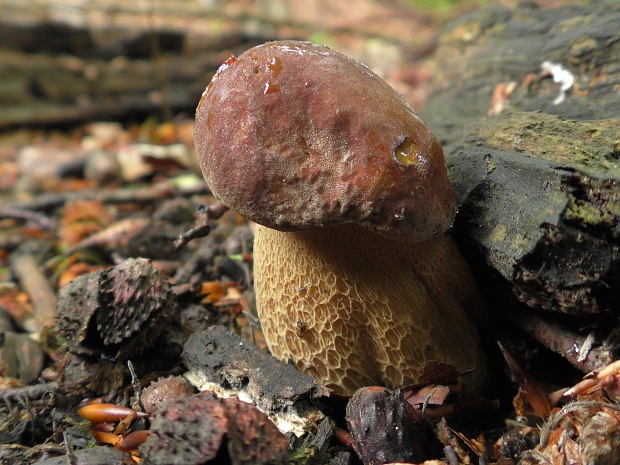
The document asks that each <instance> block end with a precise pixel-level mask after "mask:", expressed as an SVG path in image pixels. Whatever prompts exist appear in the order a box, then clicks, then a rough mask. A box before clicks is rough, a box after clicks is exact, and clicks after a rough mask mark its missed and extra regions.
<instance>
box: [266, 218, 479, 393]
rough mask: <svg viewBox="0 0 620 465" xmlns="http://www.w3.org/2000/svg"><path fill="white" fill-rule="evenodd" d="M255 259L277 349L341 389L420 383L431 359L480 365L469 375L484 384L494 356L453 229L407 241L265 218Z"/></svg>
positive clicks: (472, 386) (353, 228) (270, 341)
mask: <svg viewBox="0 0 620 465" xmlns="http://www.w3.org/2000/svg"><path fill="white" fill-rule="evenodd" d="M254 267H255V268H254V270H255V280H256V282H255V287H256V298H257V307H258V312H259V316H260V319H261V322H262V327H263V332H264V334H265V339H266V341H267V345H268V346H269V349H270V351H271V352H272V353H273V354H274V355H275V356H276V357H278V358H280V359H281V360H287V359H290V360H292V361H293V363H294V364H295V365H296V366H297V368H298V369H299V370H301V371H302V372H305V373H308V374H310V375H312V376H314V377H315V378H316V379H318V380H319V381H321V382H322V383H324V384H325V385H327V386H328V387H331V388H333V389H334V390H335V392H337V393H340V394H352V393H353V392H354V391H355V390H356V389H358V388H360V387H363V386H368V385H383V386H387V387H390V388H398V387H401V386H404V385H407V384H411V383H415V382H416V381H417V380H418V377H419V376H420V374H421V373H422V369H423V368H424V364H425V362H426V361H428V360H437V361H441V362H444V363H449V364H453V365H455V366H456V368H457V369H459V370H463V371H464V370H470V369H474V370H475V371H474V372H473V373H470V374H468V375H466V376H467V377H468V378H469V379H466V380H465V384H466V387H467V388H468V389H469V390H476V389H477V388H478V387H479V385H480V383H481V380H482V377H483V375H484V362H483V361H484V357H483V355H482V352H481V350H480V346H479V342H478V336H477V333H476V329H475V327H474V325H473V323H472V322H471V320H470V317H469V316H468V313H470V314H471V313H477V312H480V311H481V308H482V307H481V303H480V300H479V297H478V295H477V293H476V287H475V283H474V281H473V278H472V276H471V273H470V272H469V269H468V267H467V264H466V263H465V261H464V259H463V258H462V256H461V255H460V253H459V252H458V250H457V248H456V245H455V244H454V242H453V241H452V239H451V237H450V236H448V235H445V234H444V235H440V236H438V237H436V238H433V239H431V240H428V241H425V242H420V243H404V242H399V241H395V240H392V239H388V238H386V237H382V236H379V235H377V234H374V233H372V232H370V231H368V230H367V229H365V228H364V227H362V226H359V225H356V224H351V223H348V224H342V225H338V226H332V227H329V228H319V229H314V230H309V231H302V232H281V231H277V230H274V229H270V228H266V227H264V226H259V225H257V228H256V236H255V246H254ZM477 316H479V314H478V315H477Z"/></svg>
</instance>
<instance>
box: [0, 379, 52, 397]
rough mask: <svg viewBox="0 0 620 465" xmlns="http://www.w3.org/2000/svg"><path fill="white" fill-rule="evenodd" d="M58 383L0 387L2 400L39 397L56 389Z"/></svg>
mask: <svg viewBox="0 0 620 465" xmlns="http://www.w3.org/2000/svg"><path fill="white" fill-rule="evenodd" d="M57 387H58V385H57V384H56V383H49V384H35V385H32V386H24V387H15V388H6V389H0V400H13V399H20V398H27V399H39V398H41V397H43V396H44V395H45V394H48V393H50V392H54V391H56V388H57Z"/></svg>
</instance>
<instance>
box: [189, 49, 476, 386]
mask: <svg viewBox="0 0 620 465" xmlns="http://www.w3.org/2000/svg"><path fill="white" fill-rule="evenodd" d="M194 136H195V144H196V150H197V153H198V157H199V159H200V165H201V168H202V173H203V175H204V178H205V180H206V181H207V184H208V185H209V187H210V189H211V190H212V192H213V194H214V196H215V197H216V198H217V199H219V200H220V201H221V202H222V203H224V204H225V205H227V206H229V207H230V208H232V209H234V210H236V211H238V212H239V213H241V214H242V215H244V216H245V217H247V218H248V219H250V220H252V221H254V222H256V223H257V227H256V231H255V232H256V235H255V242H254V276H255V289H256V301H257V302H256V303H257V307H258V314H259V317H260V319H261V322H262V327H263V332H264V334H265V339H266V341H267V345H268V347H269V349H270V351H271V352H272V353H273V354H274V355H275V356H276V357H278V358H280V359H282V360H292V361H293V363H294V364H295V365H296V366H297V367H298V368H299V369H300V370H302V371H304V372H306V373H309V374H311V375H312V376H314V377H315V378H317V379H318V380H319V381H321V382H323V383H325V384H326V385H328V386H329V387H332V388H334V389H335V390H336V392H339V393H343V394H350V393H352V392H354V391H355V390H356V389H357V388H359V387H362V386H366V385H377V384H379V385H384V386H387V387H391V388H394V387H400V386H402V385H405V384H408V383H413V382H416V381H417V380H418V378H419V376H420V374H421V372H422V369H423V367H424V364H425V362H426V361H428V360H437V361H440V362H445V363H449V364H453V365H455V366H456V367H457V368H458V369H460V370H469V369H474V370H476V371H475V375H474V376H473V377H472V379H471V380H470V386H469V387H470V388H472V389H475V387H476V385H477V384H478V382H479V380H480V379H481V377H482V374H483V372H484V369H483V356H482V354H481V351H480V346H479V342H478V336H477V332H476V328H475V326H474V324H473V323H472V322H471V320H470V318H469V316H468V312H477V311H479V309H480V307H479V299H478V296H477V293H476V289H475V283H474V280H473V279H472V276H471V273H470V271H469V269H468V267H467V265H466V263H465V261H464V259H463V258H462V256H461V255H460V253H459V251H458V250H457V248H456V246H455V244H454V243H453V241H452V239H451V238H450V237H449V236H448V235H446V234H444V232H445V231H446V230H447V229H448V228H449V227H450V225H451V224H452V221H453V219H454V215H455V204H454V193H453V190H452V187H451V185H450V181H449V180H448V176H447V168H446V163H445V160H444V158H443V151H442V148H441V146H440V144H439V142H438V141H437V138H436V137H435V136H434V135H433V133H432V132H431V131H430V129H429V128H428V127H427V126H426V124H425V123H424V122H423V121H422V120H421V119H420V118H419V117H418V115H417V114H416V113H415V111H414V110H413V108H412V107H411V106H410V105H409V104H408V103H407V102H406V101H405V100H404V98H403V97H402V96H401V95H400V94H399V93H397V92H396V91H394V90H393V89H392V88H391V87H390V86H389V85H388V84H387V83H386V82H385V81H384V80H383V79H381V78H380V77H378V76H377V75H376V74H374V73H373V72H372V71H370V70H369V69H368V68H367V67H366V66H364V65H363V64H361V63H359V62H357V61H355V60H353V59H351V58H348V57H346V56H344V55H342V54H341V53H339V52H337V51H335V50H332V49H330V48H328V47H323V46H318V45H314V44H311V43H309V42H297V41H283V42H270V43H266V44H263V45H261V46H258V47H255V48H252V49H250V50H248V51H246V52H245V53H243V54H242V55H240V56H239V57H238V58H234V57H231V58H229V59H228V60H227V61H226V62H225V63H224V64H223V65H222V66H221V67H220V68H219V70H218V71H217V73H216V74H215V76H214V77H213V80H212V81H211V83H210V84H209V85H208V87H207V88H206V90H205V92H204V93H203V95H202V99H201V101H200V104H199V106H198V109H197V112H196V127H195V133H194Z"/></svg>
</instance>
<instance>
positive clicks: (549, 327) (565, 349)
mask: <svg viewBox="0 0 620 465" xmlns="http://www.w3.org/2000/svg"><path fill="white" fill-rule="evenodd" d="M506 317H507V318H508V319H509V320H510V321H511V323H513V324H514V325H515V326H517V327H519V328H521V329H522V330H523V331H525V332H526V333H528V334H529V335H530V336H532V337H533V338H534V339H536V340H537V341H538V342H540V343H541V344H542V345H544V346H545V347H547V348H549V349H551V350H552V351H554V352H556V353H558V354H560V355H561V356H562V357H564V358H565V359H566V360H568V361H569V362H570V363H571V364H572V365H573V366H574V367H576V368H578V369H579V370H581V371H584V372H590V371H595V370H598V369H600V368H603V367H604V366H606V365H609V364H610V363H612V362H613V361H614V360H613V357H612V354H611V353H610V352H609V350H608V349H607V348H606V347H605V346H604V345H603V346H601V345H600V344H598V346H597V347H592V345H593V341H592V339H593V337H592V336H591V335H588V336H587V337H584V336H581V335H580V334H578V333H575V332H573V331H570V330H569V329H567V328H564V327H562V326H560V325H559V324H557V323H554V322H552V321H550V320H548V319H546V318H543V317H541V316H539V315H536V314H534V313H527V312H510V314H508V315H506ZM582 348H583V349H585V351H586V352H587V354H586V355H585V357H584V355H583V353H582V350H581V349H582Z"/></svg>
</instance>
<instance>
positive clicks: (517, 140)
mask: <svg viewBox="0 0 620 465" xmlns="http://www.w3.org/2000/svg"><path fill="white" fill-rule="evenodd" d="M471 131H472V132H473V133H474V134H475V135H476V136H477V137H479V138H481V139H483V140H484V142H485V144H486V145H489V146H491V147H494V148H497V149H499V150H505V151H507V152H510V151H516V152H522V153H527V154H528V155H530V156H535V157H539V158H542V159H545V160H550V161H554V162H557V163H558V164H559V165H564V166H570V167H574V168H577V169H579V170H583V171H585V172H587V173H589V174H592V175H597V174H599V173H602V172H605V173H607V174H608V175H609V174H611V176H612V177H617V178H619V179H620V119H609V120H601V121H589V122H580V121H571V120H566V119H564V118H561V117H559V116H554V115H549V114H546V113H530V112H528V113H526V112H515V113H507V114H501V115H497V116H494V117H489V118H484V119H482V120H478V121H476V122H475V123H474V124H473V125H472V126H471Z"/></svg>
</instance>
